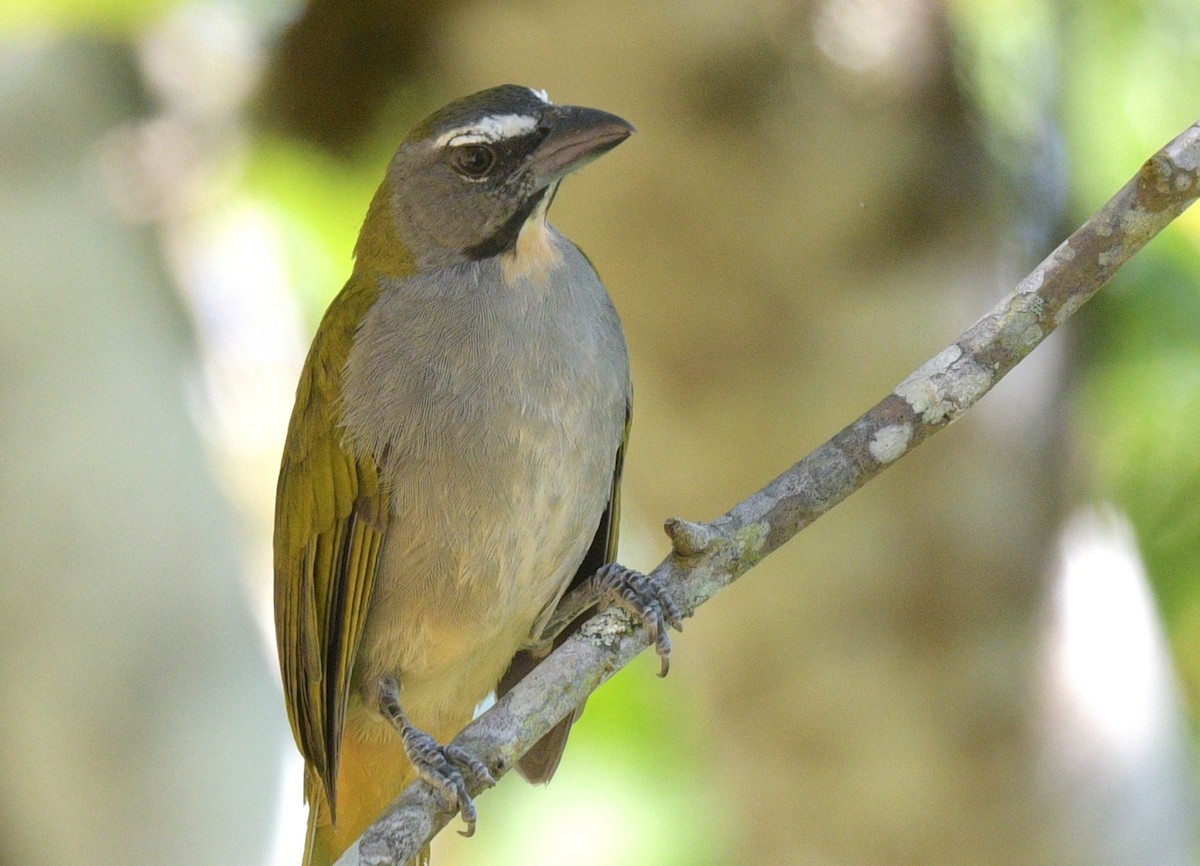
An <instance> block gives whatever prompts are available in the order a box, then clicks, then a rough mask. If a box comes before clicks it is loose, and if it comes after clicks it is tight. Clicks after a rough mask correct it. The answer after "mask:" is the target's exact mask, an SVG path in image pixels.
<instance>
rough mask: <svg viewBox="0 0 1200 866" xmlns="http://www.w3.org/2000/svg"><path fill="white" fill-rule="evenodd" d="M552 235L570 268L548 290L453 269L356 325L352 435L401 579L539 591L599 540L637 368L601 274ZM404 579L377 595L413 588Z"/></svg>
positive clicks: (474, 266)
mask: <svg viewBox="0 0 1200 866" xmlns="http://www.w3.org/2000/svg"><path fill="white" fill-rule="evenodd" d="M555 239H556V243H557V244H558V245H559V248H560V252H561V253H562V262H561V263H560V264H559V265H558V266H557V267H556V269H555V271H554V272H553V273H552V274H551V277H550V279H549V280H547V281H545V284H544V285H542V286H537V285H533V284H531V283H529V282H526V281H523V280H519V281H517V282H516V283H514V284H513V285H509V284H508V283H507V282H506V281H505V279H504V276H503V274H502V272H501V268H500V265H499V263H498V262H497V260H496V259H488V260H484V261H480V262H471V263H464V264H460V265H454V266H450V267H447V268H444V269H442V270H439V271H437V272H435V273H432V274H426V275H421V276H417V277H414V278H411V279H408V280H404V281H398V282H396V283H394V284H392V285H389V286H386V287H385V288H384V291H383V293H382V295H381V297H380V299H379V301H378V302H377V303H376V305H375V306H374V308H373V309H372V310H371V311H370V313H369V314H368V316H367V317H366V319H365V320H364V322H363V324H362V326H361V328H360V331H359V333H358V335H357V337H356V340H355V345H354V347H353V349H352V351H351V354H350V357H349V360H348V363H347V366H346V370H345V373H344V376H343V396H344V404H343V413H342V417H343V424H344V434H345V435H344V439H345V442H346V445H347V447H348V448H349V449H350V450H352V451H353V452H354V453H360V454H361V453H366V454H371V455H373V456H374V457H375V458H376V459H377V460H378V461H379V462H380V467H381V470H382V477H383V480H384V483H385V484H386V485H387V486H388V487H389V488H390V492H391V494H392V510H393V521H394V525H393V528H392V529H391V530H389V536H391V537H390V538H389V539H388V541H387V547H388V556H389V561H390V563H391V565H389V568H392V567H393V566H394V568H395V569H396V570H399V571H403V572H404V575H403V576H402V577H403V581H406V582H407V581H410V580H419V581H421V582H422V583H424V584H425V585H427V586H428V585H429V584H431V583H433V584H442V583H445V582H454V583H457V584H460V585H461V584H463V583H464V582H478V581H484V580H486V581H488V582H489V584H490V585H496V584H497V583H498V584H499V585H500V586H501V587H508V586H514V585H520V586H526V587H528V585H529V579H530V578H529V575H527V574H525V572H527V571H529V570H531V569H532V570H535V571H539V572H543V573H544V572H547V571H556V572H557V571H558V570H559V569H560V567H562V566H570V565H571V563H570V562H569V560H571V559H572V558H574V559H575V560H576V562H575V563H574V565H577V564H578V561H577V560H578V558H579V557H582V555H583V550H584V549H585V548H586V545H587V543H588V542H589V541H590V538H591V533H592V532H594V529H595V526H596V523H597V522H598V520H599V518H600V514H601V512H602V511H603V509H604V506H605V504H606V502H607V499H608V493H609V487H610V482H611V476H612V471H613V463H614V460H615V456H616V451H617V448H618V447H619V446H620V443H621V439H622V436H623V432H624V422H625V412H626V406H627V401H628V399H629V367H628V358H627V355H626V349H625V342H624V337H623V335H622V332H621V327H620V323H619V321H618V319H617V316H616V313H615V311H614V310H613V307H612V304H611V302H610V301H609V298H608V295H607V293H606V292H605V290H604V287H603V285H601V283H600V281H599V279H598V277H597V276H596V274H595V272H594V270H593V269H592V268H591V266H590V264H589V263H588V262H587V260H586V259H585V258H584V257H583V255H582V254H581V253H579V251H578V250H577V249H575V247H574V246H573V245H572V244H571V243H570V242H569V241H566V240H565V239H563V238H561V236H558V235H555ZM530 536H533V538H534V539H535V543H536V545H537V550H538V552H537V555H536V556H533V557H532V559H531V554H530V551H529V549H528V545H529V543H530ZM550 577H551V575H550V574H545V579H550ZM561 579H562V577H561V575H559V576H557V577H555V578H554V580H561ZM400 580H401V577H400V576H396V575H393V576H392V577H391V578H389V579H388V580H387V581H385V582H386V584H387V585H386V586H384V587H382V590H383V591H384V592H404V589H403V587H402V586H400ZM503 591H506V590H503ZM537 591H538V592H540V593H542V594H544V593H545V591H546V590H545V588H544V587H543V588H540V589H538V590H537ZM473 597H474V598H475V600H476V602H477V603H483V602H484V601H485V600H486V601H487V603H492V604H499V606H500V607H504V606H505V605H504V604H503V603H502V602H503V601H504V599H502V598H497V597H495V595H494V593H492V592H488V593H485V594H484V595H483V596H479V595H475V596H473ZM510 601H513V600H511V599H510ZM464 603H466V602H464ZM513 603H520V604H525V603H526V602H525V601H524V600H515V601H513Z"/></svg>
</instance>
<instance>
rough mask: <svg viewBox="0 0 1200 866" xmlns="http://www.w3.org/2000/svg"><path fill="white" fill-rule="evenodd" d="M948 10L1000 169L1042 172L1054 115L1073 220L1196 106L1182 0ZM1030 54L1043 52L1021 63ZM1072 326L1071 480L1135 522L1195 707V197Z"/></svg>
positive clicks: (1198, 225) (1030, 0)
mask: <svg viewBox="0 0 1200 866" xmlns="http://www.w3.org/2000/svg"><path fill="white" fill-rule="evenodd" d="M952 8H953V9H954V10H955V12H956V21H957V22H958V27H957V31H958V33H959V34H960V44H961V45H962V47H963V48H964V49H965V51H964V61H963V74H964V81H965V83H966V85H967V86H968V88H969V90H970V91H971V92H972V93H973V94H974V95H975V97H976V99H977V103H978V105H979V106H980V108H981V109H982V111H983V113H984V116H985V117H986V125H987V128H988V129H989V131H990V133H991V135H990V136H989V141H990V142H991V143H992V147H993V150H994V151H995V152H996V153H997V155H998V158H999V160H1000V161H1001V162H1002V163H1003V164H1004V165H1006V166H1007V167H1008V171H1009V174H1010V176H1011V177H1014V178H1017V179H1018V180H1026V181H1034V182H1036V181H1037V180H1038V179H1039V174H1041V173H1039V172H1037V171H1036V170H1034V169H1032V168H1031V166H1030V163H1031V162H1034V161H1035V160H1036V159H1037V158H1038V155H1039V153H1042V152H1044V151H1045V149H1046V148H1047V147H1050V148H1053V147H1054V145H1053V143H1052V141H1049V140H1048V138H1047V135H1048V133H1049V132H1050V124H1051V123H1053V124H1056V125H1059V126H1060V127H1061V130H1062V134H1063V147H1064V148H1065V161H1064V163H1063V167H1064V168H1065V169H1066V176H1065V177H1061V178H1045V177H1044V175H1042V179H1043V180H1044V182H1045V183H1049V184H1060V185H1062V186H1063V187H1064V188H1065V189H1069V202H1068V204H1069V208H1070V219H1069V220H1068V222H1069V223H1070V225H1072V226H1073V225H1074V224H1077V223H1078V221H1080V220H1082V219H1084V218H1085V217H1086V216H1087V215H1088V214H1090V213H1091V212H1092V211H1094V210H1095V208H1097V207H1098V206H1099V205H1100V204H1101V203H1102V202H1103V201H1105V200H1106V199H1107V198H1108V197H1109V196H1111V195H1112V194H1113V193H1114V192H1116V190H1117V189H1118V188H1120V186H1121V185H1123V184H1124V183H1125V182H1126V181H1127V180H1128V179H1129V178H1130V177H1131V176H1132V175H1133V174H1134V173H1135V172H1136V171H1137V169H1138V167H1139V166H1140V164H1141V162H1142V161H1143V160H1145V159H1146V158H1147V157H1148V156H1149V155H1150V154H1152V153H1153V152H1154V151H1155V150H1157V149H1158V148H1159V147H1161V146H1162V145H1163V144H1165V143H1166V141H1167V140H1169V139H1170V138H1171V137H1172V136H1174V135H1175V134H1176V133H1178V132H1179V131H1181V130H1182V129H1184V128H1185V127H1186V126H1187V125H1188V124H1189V123H1192V122H1195V121H1196V120H1197V119H1198V118H1200V101H1198V100H1197V98H1196V96H1197V92H1198V91H1197V90H1196V87H1195V82H1196V81H1200V16H1197V14H1196V7H1195V4H1194V3H1191V2H1188V0H1111V2H1082V0H1077V2H1065V3H1064V2H1053V0H1017V2H1012V3H990V2H987V0H956V2H954V3H953V4H952ZM1030 56H1038V57H1043V58H1045V62H1043V63H1040V64H1031V63H1028V62H1024V61H1025V59H1027V58H1029V57H1030ZM1047 105H1049V106H1050V107H1051V108H1052V110H1053V115H1052V116H1050V117H1047V116H1046V115H1045V113H1044V111H1045V106H1047ZM1039 106H1041V107H1042V108H1041V112H1042V113H1039ZM1027 194H1028V195H1034V196H1036V195H1039V194H1041V191H1040V190H1039V189H1038V188H1036V187H1035V188H1034V189H1033V190H1032V191H1029V192H1028V193H1027ZM1060 239H1061V238H1060V237H1056V238H1054V239H1052V243H1053V244H1057V243H1058V241H1059V240H1060ZM1041 252H1045V250H1042V251H1041ZM1073 327H1074V329H1075V330H1076V332H1077V333H1078V334H1079V335H1081V337H1082V345H1081V350H1082V354H1081V362H1082V363H1081V368H1080V371H1079V375H1078V379H1077V380H1076V381H1075V382H1074V388H1073V391H1072V396H1071V399H1072V405H1073V407H1074V409H1073V413H1074V414H1073V426H1072V429H1073V431H1074V432H1073V437H1074V443H1073V444H1074V447H1075V453H1074V454H1073V455H1072V458H1073V460H1074V465H1075V466H1076V467H1077V469H1078V470H1079V471H1080V475H1081V477H1080V478H1078V479H1077V482H1076V483H1077V484H1078V485H1079V487H1080V491H1079V492H1080V494H1081V495H1082V496H1084V497H1087V498H1093V499H1099V500H1110V501H1113V502H1115V503H1116V504H1117V505H1118V506H1119V507H1120V508H1121V509H1122V510H1124V511H1125V512H1126V513H1127V514H1128V515H1129V516H1130V518H1131V519H1132V521H1133V523H1134V525H1135V527H1136V530H1137V535H1138V538H1139V541H1140V544H1141V548H1142V553H1143V555H1144V556H1145V558H1146V564H1147V567H1148V569H1149V574H1150V578H1151V581H1152V583H1153V585H1154V588H1155V593H1156V596H1157V599H1158V602H1159V605H1160V607H1161V609H1162V612H1163V614H1164V617H1165V620H1166V623H1167V626H1168V629H1169V632H1170V635H1171V637H1172V641H1173V644H1174V646H1175V648H1176V651H1177V652H1176V658H1177V661H1178V664H1179V666H1180V670H1181V673H1182V674H1183V676H1184V679H1185V685H1186V691H1187V696H1188V700H1189V703H1190V705H1191V707H1192V715H1193V718H1196V715H1197V713H1198V712H1200V449H1198V448H1197V447H1196V442H1197V424H1198V423H1200V213H1198V212H1197V209H1196V208H1194V207H1193V208H1192V209H1191V210H1190V211H1188V212H1187V213H1185V214H1184V215H1183V216H1182V217H1181V218H1180V219H1179V220H1177V221H1176V223H1175V224H1174V225H1173V226H1172V227H1171V228H1170V229H1168V230H1167V231H1166V232H1165V233H1164V235H1163V236H1162V237H1161V238H1158V239H1156V240H1155V242H1154V243H1153V244H1151V246H1150V247H1149V248H1148V249H1146V250H1145V251H1144V252H1143V253H1142V254H1141V255H1140V256H1139V257H1138V258H1137V259H1135V260H1134V261H1133V262H1132V263H1131V264H1130V265H1129V266H1127V267H1126V268H1125V269H1123V270H1122V271H1121V272H1120V273H1118V274H1117V276H1116V278H1115V279H1114V280H1113V281H1112V283H1111V284H1110V285H1109V286H1106V287H1105V289H1104V290H1103V291H1102V292H1100V294H1099V295H1098V296H1097V297H1096V298H1095V300H1094V301H1093V302H1092V303H1091V304H1089V306H1088V307H1087V308H1085V309H1084V311H1083V312H1082V314H1081V315H1080V317H1079V319H1078V322H1077V323H1076V324H1075V325H1074V326H1073Z"/></svg>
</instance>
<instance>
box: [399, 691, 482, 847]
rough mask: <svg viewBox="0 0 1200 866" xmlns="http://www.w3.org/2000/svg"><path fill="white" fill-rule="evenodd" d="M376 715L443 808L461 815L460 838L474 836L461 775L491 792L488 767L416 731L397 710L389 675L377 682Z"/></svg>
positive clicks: (471, 804) (472, 816)
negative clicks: (390, 728)
mask: <svg viewBox="0 0 1200 866" xmlns="http://www.w3.org/2000/svg"><path fill="white" fill-rule="evenodd" d="M379 711H380V712H381V713H383V715H384V717H385V718H386V719H387V720H388V721H389V722H391V723H392V725H393V726H394V727H395V728H396V730H397V731H398V732H399V734H400V739H401V741H402V742H403V743H404V753H405V754H406V755H407V756H408V759H409V760H410V761H411V762H412V765H413V766H414V767H415V768H416V770H417V774H418V775H419V776H420V777H421V778H422V779H424V780H425V781H426V782H428V783H429V784H430V785H432V786H433V787H434V788H435V789H436V790H437V791H438V793H439V794H441V796H442V799H443V800H444V801H445V803H446V808H448V809H451V810H453V811H457V812H461V813H462V817H463V821H464V822H465V823H466V825H467V829H466V830H460V831H459V833H460V835H463V836H472V835H474V833H475V822H476V820H477V818H478V815H477V813H476V811H475V803H474V801H472V800H471V794H470V792H469V791H467V782H466V778H465V777H464V776H463V774H464V773H467V774H468V775H470V776H473V777H474V779H475V780H476V781H478V782H479V783H480V784H481V785H484V786H486V787H488V788H490V787H491V786H492V785H494V784H496V780H495V779H494V778H492V774H491V772H490V771H489V770H488V768H487V765H485V764H484V763H483V761H481V760H479V759H478V758H476V757H475V756H474V755H471V754H468V753H467V752H466V750H464V749H460V748H459V747H458V746H456V745H454V744H453V743H451V744H449V745H445V746H443V745H440V744H439V743H438V741H437V740H435V739H434V738H433V737H431V736H430V735H429V734H427V733H425V732H424V731H422V730H420V729H418V728H416V727H415V726H414V725H413V723H412V722H410V721H409V720H408V716H406V715H405V714H404V710H402V709H401V708H400V684H399V683H398V682H397V681H396V678H395V677H394V676H392V675H391V674H386V675H384V676H383V677H382V678H380V681H379Z"/></svg>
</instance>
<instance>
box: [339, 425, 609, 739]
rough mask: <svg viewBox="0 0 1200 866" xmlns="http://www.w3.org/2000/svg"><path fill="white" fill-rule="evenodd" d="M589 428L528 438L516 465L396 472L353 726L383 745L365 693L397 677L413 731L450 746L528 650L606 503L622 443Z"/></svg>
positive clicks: (450, 465)
mask: <svg viewBox="0 0 1200 866" xmlns="http://www.w3.org/2000/svg"><path fill="white" fill-rule="evenodd" d="M595 420H596V419H594V418H591V419H587V418H581V419H580V421H581V423H582V422H586V423H589V424H591V425H592V428H591V429H592V435H591V436H588V435H585V434H584V429H580V430H569V431H565V430H561V429H560V430H556V431H553V434H552V435H550V434H547V435H545V436H543V437H540V438H538V440H537V441H529V440H530V439H531V436H530V435H529V434H526V435H525V436H523V437H519V438H520V441H518V442H516V443H515V445H514V446H513V450H512V452H511V453H507V452H506V453H503V454H499V455H488V456H480V455H478V454H476V455H473V456H472V455H470V454H469V453H464V450H463V449H458V450H457V451H455V452H454V453H446V454H444V455H441V456H440V457H438V458H436V459H426V460H423V461H421V462H420V465H417V466H408V467H400V468H399V469H398V471H397V477H396V478H395V484H396V488H395V493H394V504H393V517H392V523H391V526H390V527H389V530H388V533H387V535H386V537H385V541H384V547H383V551H382V555H381V556H382V558H381V565H380V573H379V576H378V578H377V580H376V586H375V592H374V595H373V597H372V600H371V607H370V611H369V613H368V617H367V622H366V626H365V630H364V635H363V640H362V643H361V644H360V647H359V652H358V655H357V657H356V663H355V673H354V680H355V685H356V691H358V693H359V697H360V698H361V700H362V703H359V702H358V701H354V702H353V703H354V704H356V705H357V706H358V707H360V708H361V709H362V710H364V711H365V714H363V715H359V718H358V719H357V720H354V719H351V720H350V721H351V724H354V723H355V722H357V724H358V725H365V726H367V728H368V729H370V728H375V727H376V725H377V724H378V725H380V728H379V734H380V736H386V725H382V724H381V720H378V719H375V718H371V716H374V715H375V714H374V712H373V710H374V700H373V697H374V685H375V683H376V682H377V681H378V678H379V677H380V676H381V675H382V674H385V673H392V674H394V675H396V676H397V677H398V679H399V681H400V684H401V704H402V705H403V707H404V709H405V711H406V713H407V714H408V716H409V718H410V719H411V720H412V722H413V724H415V725H416V726H417V727H418V728H421V729H423V730H426V731H429V732H430V733H433V734H434V735H435V736H438V737H439V738H441V739H445V738H448V737H449V736H451V735H452V734H453V733H456V732H457V730H459V729H460V728H461V727H462V726H463V725H464V724H465V723H466V722H467V721H469V719H470V717H471V714H472V711H473V710H474V708H475V706H476V705H478V704H479V702H480V701H482V700H483V699H484V698H485V697H486V696H487V694H488V693H489V692H491V691H492V690H493V689H494V688H495V686H496V683H497V681H498V680H499V678H500V677H501V675H502V674H503V673H504V671H505V670H506V669H507V667H508V665H509V662H510V661H511V660H512V657H513V655H514V654H515V653H516V652H517V651H518V650H520V649H522V648H525V647H528V646H529V645H530V644H531V643H533V642H534V640H535V638H536V634H535V633H536V632H539V631H540V627H541V625H542V624H544V620H545V616H546V615H547V614H548V613H549V612H550V611H551V610H552V609H553V606H554V604H555V603H556V602H557V600H558V598H559V596H560V595H561V594H562V592H563V591H564V589H565V587H566V586H567V584H568V583H569V582H570V580H571V578H572V577H573V576H574V574H575V572H576V570H577V568H578V566H579V563H580V561H581V560H582V559H583V556H584V553H585V552H586V550H587V548H588V546H589V544H590V543H591V541H592V538H593V536H594V534H595V531H596V527H597V524H598V522H599V520H600V516H601V514H602V512H603V510H604V508H605V506H606V505H607V502H608V497H609V492H610V489H611V480H612V471H613V459H614V457H615V445H616V442H618V441H619V435H620V434H619V432H618V431H616V430H612V431H608V430H605V433H606V435H605V436H604V437H603V438H604V439H607V440H608V442H609V443H610V444H608V445H607V447H604V446H599V445H598V443H596V442H595V440H594V438H593V437H595V432H596V431H595V429H594V425H595ZM572 426H574V425H572ZM601 426H602V427H604V428H607V427H610V426H613V425H612V424H611V422H610V423H605V424H602V425H601ZM581 434H582V435H581ZM351 715H352V716H354V715H356V713H354V712H353V706H352V713H351Z"/></svg>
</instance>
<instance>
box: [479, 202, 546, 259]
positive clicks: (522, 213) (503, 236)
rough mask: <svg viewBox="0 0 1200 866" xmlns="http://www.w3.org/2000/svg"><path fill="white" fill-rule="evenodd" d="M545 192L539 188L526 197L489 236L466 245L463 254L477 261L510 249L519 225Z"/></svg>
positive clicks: (515, 241)
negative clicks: (469, 245)
mask: <svg viewBox="0 0 1200 866" xmlns="http://www.w3.org/2000/svg"><path fill="white" fill-rule="evenodd" d="M545 194H546V190H545V189H539V190H538V191H537V192H535V193H534V194H533V195H531V196H530V197H529V198H527V199H526V200H525V201H524V202H523V203H522V204H521V206H520V207H519V208H517V211H516V213H514V214H513V215H512V216H510V217H509V218H508V219H507V220H506V221H505V223H504V225H502V226H500V228H499V229H497V230H496V232H495V233H494V234H493V235H492V236H491V237H489V238H488V239H487V240H485V241H483V242H481V243H478V244H475V245H474V246H471V247H467V248H466V249H465V250H463V255H465V256H466V257H467V258H468V259H470V260H471V261H479V260H480V259H490V258H491V257H492V256H498V255H500V254H501V253H504V252H508V251H509V250H511V249H512V248H513V247H515V246H516V245H517V236H518V235H519V234H521V226H523V225H525V220H527V219H529V215H530V214H531V213H533V211H534V208H536V207H537V206H538V204H539V203H540V202H541V200H542V196H544V195H545Z"/></svg>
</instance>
